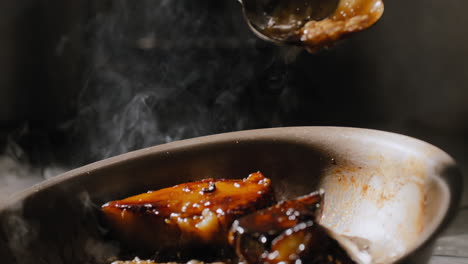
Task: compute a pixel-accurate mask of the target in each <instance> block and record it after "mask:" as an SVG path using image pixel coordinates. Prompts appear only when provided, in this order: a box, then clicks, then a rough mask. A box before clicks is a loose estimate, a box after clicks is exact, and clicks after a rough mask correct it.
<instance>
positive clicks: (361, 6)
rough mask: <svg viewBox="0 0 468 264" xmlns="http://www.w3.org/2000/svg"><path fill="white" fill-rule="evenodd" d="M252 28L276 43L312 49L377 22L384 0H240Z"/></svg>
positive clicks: (322, 46)
mask: <svg viewBox="0 0 468 264" xmlns="http://www.w3.org/2000/svg"><path fill="white" fill-rule="evenodd" d="M241 2H242V5H243V9H244V13H245V17H246V19H247V22H248V24H249V26H250V28H251V29H252V30H253V32H254V33H256V34H257V35H258V36H259V37H260V38H262V39H264V40H267V41H271V42H274V43H277V44H288V45H296V46H303V47H305V48H306V49H307V50H309V51H310V52H315V51H317V50H320V49H322V48H327V47H330V46H333V45H334V43H336V42H337V41H338V40H340V39H342V38H344V37H346V36H349V35H351V34H353V33H357V32H360V31H363V30H365V29H367V28H369V27H370V26H372V25H373V24H375V23H376V22H377V21H378V20H379V19H380V17H381V16H382V15H383V12H384V4H383V1H382V0H288V1H283V0H241Z"/></svg>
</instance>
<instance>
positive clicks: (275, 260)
mask: <svg viewBox="0 0 468 264" xmlns="http://www.w3.org/2000/svg"><path fill="white" fill-rule="evenodd" d="M322 196H323V194H321V193H312V194H310V195H306V196H303V197H300V198H298V199H296V200H291V201H285V202H281V203H278V204H276V205H274V206H272V207H269V208H267V209H263V210H260V211H257V212H255V213H252V214H250V215H247V216H244V217H242V218H240V219H238V220H236V221H234V223H233V225H232V228H231V231H230V233H229V242H230V243H231V245H232V246H233V247H234V248H235V250H236V253H237V255H238V256H239V258H240V259H241V260H243V261H244V262H246V263H248V264H279V263H281V264H288V263H291V264H292V263H295V264H297V263H310V264H313V263H320V264H323V263H342V264H347V263H353V262H352V260H351V259H350V258H349V257H348V256H347V255H346V253H345V251H344V250H342V249H341V248H340V246H339V245H338V243H337V242H336V241H335V240H333V239H332V238H330V237H329V236H328V234H327V232H326V230H325V229H324V228H323V227H321V226H320V225H318V224H317V223H316V218H317V216H318V215H320V209H321V207H322V205H321V204H322V201H323V199H322Z"/></svg>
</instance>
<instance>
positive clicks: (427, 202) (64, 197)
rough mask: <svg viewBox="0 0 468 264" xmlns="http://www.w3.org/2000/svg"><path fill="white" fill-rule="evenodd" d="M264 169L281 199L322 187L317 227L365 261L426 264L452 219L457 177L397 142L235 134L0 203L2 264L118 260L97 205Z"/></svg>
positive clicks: (417, 147) (379, 137)
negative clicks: (348, 242) (364, 255)
mask: <svg viewBox="0 0 468 264" xmlns="http://www.w3.org/2000/svg"><path fill="white" fill-rule="evenodd" d="M254 171H262V172H263V173H264V174H265V175H266V176H267V177H269V178H271V179H272V182H273V184H274V188H275V190H276V192H277V193H278V195H279V197H280V198H292V197H296V196H298V195H302V194H306V193H309V192H311V191H314V190H317V189H319V188H323V189H324V190H325V203H324V212H323V217H322V219H321V222H322V224H323V225H325V226H327V227H328V228H330V229H332V230H333V231H334V232H336V233H338V234H341V235H344V236H346V237H348V238H350V239H355V241H357V244H358V245H359V247H362V248H361V249H363V250H366V251H367V252H369V254H370V255H372V257H373V259H374V263H391V262H404V263H424V262H425V261H427V259H428V257H429V256H430V252H431V245H432V242H433V241H434V238H435V237H436V236H437V234H438V232H440V230H442V229H443V227H445V225H446V224H447V221H448V220H450V219H451V218H452V217H453V215H454V208H456V206H457V204H458V201H459V198H460V193H461V184H460V182H461V175H460V173H459V170H458V169H457V167H456V164H455V162H454V160H453V159H452V158H451V157H450V156H449V155H447V154H446V153H445V152H443V151H442V150H440V149H438V148H436V147H434V146H432V145H430V144H428V143H425V142H422V141H419V140H417V139H413V138H409V137H406V136H402V135H397V134H392V133H387V132H381V131H374V130H366V129H357V128H339V127H293V128H273V129H263V130H251V131H241V132H234V133H227V134H219V135H212V136H207V137H201V138H194V139H189V140H183V141H178V142H173V143H169V144H164V145H159V146H155V147H151V148H147V149H142V150H138V151H134V152H130V153H127V154H124V155H120V156H117V157H113V158H110V159H106V160H103V161H99V162H96V163H93V164H90V165H87V166H84V167H82V168H78V169H75V170H72V171H70V172H67V173H65V174H63V175H60V176H57V177H55V178H53V179H50V180H48V181H45V182H43V183H41V184H39V185H37V186H34V187H32V188H30V189H28V190H26V191H24V192H22V193H19V194H17V195H16V196H14V197H12V198H11V199H10V200H8V201H6V202H3V204H1V205H0V224H1V225H0V256H1V261H2V262H3V263H36V264H37V263H49V264H55V263H109V260H110V259H112V258H115V257H119V254H120V252H122V249H121V246H120V244H119V242H118V241H113V240H110V239H108V238H107V236H106V232H107V231H106V230H107V229H106V227H105V224H103V223H102V221H100V218H99V214H98V212H99V206H100V205H101V204H102V203H104V202H107V201H109V200H113V199H119V198H123V197H125V196H128V195H132V194H137V193H140V192H145V191H147V190H154V189H159V188H163V187H168V186H172V185H175V184H178V183H183V182H187V181H193V180H199V179H203V178H210V177H211V178H243V177H245V176H247V175H248V174H249V173H251V172H254Z"/></svg>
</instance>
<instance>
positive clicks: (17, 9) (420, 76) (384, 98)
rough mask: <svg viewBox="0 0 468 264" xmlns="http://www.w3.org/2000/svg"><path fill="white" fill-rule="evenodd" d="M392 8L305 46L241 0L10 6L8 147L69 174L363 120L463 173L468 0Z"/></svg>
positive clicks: (467, 128) (0, 111) (4, 38)
mask: <svg viewBox="0 0 468 264" xmlns="http://www.w3.org/2000/svg"><path fill="white" fill-rule="evenodd" d="M385 5H386V6H385V7H386V10H385V15H384V17H383V19H382V20H381V21H380V22H379V23H378V24H377V25H376V26H374V27H373V28H371V29H370V30H368V31H366V32H364V33H361V34H359V35H356V36H355V37H353V38H351V39H348V40H346V41H343V42H341V43H339V45H338V46H337V47H335V48H333V49H331V50H328V51H322V52H320V53H317V54H308V53H306V52H300V53H297V51H295V50H292V49H289V48H285V47H276V46H273V45H271V44H269V43H265V42H263V41H262V40H259V39H257V38H256V37H255V36H254V35H253V34H252V33H251V32H250V31H249V29H248V28H247V25H246V24H245V23H244V21H243V17H242V14H241V8H240V5H239V4H238V3H237V2H236V1H234V0H225V1H215V0H197V1H192V0H171V1H166V0H158V1H155V0H141V1H130V0H114V1H104V0H102V1H86V0H82V1H58V0H49V1H35V0H21V1H15V2H12V1H8V2H5V1H2V3H0V58H1V59H0V130H1V138H0V146H1V149H2V150H3V153H5V154H4V156H5V157H8V159H9V161H11V163H13V164H17V165H24V166H29V167H32V168H39V169H40V170H41V171H43V170H44V169H46V168H48V167H52V166H56V167H60V168H62V169H64V170H67V169H70V168H74V167H78V166H81V165H83V164H87V163H90V162H92V161H96V160H100V159H103V158H107V157H109V156H113V155H117V154H120V153H124V152H127V151H130V150H134V149H139V148H142V147H146V146H152V145H156V144H161V143H165V142H169V141H173V140H178V139H183V138H190V137H195V136H201V135H208V134H214V133H220V132H226V131H235V130H243V129H252V128H263V127H277V126H304V125H305V126H309V125H333V126H356V127H367V128H375V129H383V130H387V131H393V132H398V133H403V134H406V135H410V136H414V137H417V138H420V139H423V140H426V141H429V142H430V143H433V144H435V145H437V146H439V147H441V148H443V149H445V150H446V151H447V152H449V153H450V154H451V155H453V156H454V157H455V158H456V159H457V160H458V161H459V162H460V164H461V167H462V169H463V171H464V172H465V173H464V174H465V175H466V174H467V173H466V172H467V167H466V164H467V162H468V159H467V157H466V151H465V149H466V147H468V142H467V139H466V138H467V137H466V135H467V132H468V90H467V88H468V87H467V86H468V74H467V63H466V59H468V47H467V40H468V34H467V33H468V32H467V31H468V30H467V29H466V26H465V25H468V17H467V16H466V15H465V10H466V9H467V8H468V2H466V1H461V0H458V1H456V0H446V1H441V0H438V1H436V0H426V1H422V0H414V1H403V0H392V1H386V2H385ZM1 164H2V163H0V165H1ZM9 164H10V163H9ZM41 173H43V172H40V173H39V174H41ZM52 174H53V172H52ZM0 178H1V175H0ZM465 200H466V199H465Z"/></svg>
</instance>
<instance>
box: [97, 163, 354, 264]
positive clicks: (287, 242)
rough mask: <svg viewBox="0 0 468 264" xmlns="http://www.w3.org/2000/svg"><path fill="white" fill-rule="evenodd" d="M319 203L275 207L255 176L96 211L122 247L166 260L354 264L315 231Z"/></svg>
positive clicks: (307, 200)
mask: <svg viewBox="0 0 468 264" xmlns="http://www.w3.org/2000/svg"><path fill="white" fill-rule="evenodd" d="M323 195H324V194H323V192H314V193H311V194H309V195H306V196H303V197H299V198H297V199H294V200H289V201H282V202H279V203H277V202H276V198H275V194H274V191H273V188H272V185H271V181H270V180H269V179H268V178H265V177H264V176H263V175H262V174H261V173H260V172H258V173H252V174H250V175H249V177H248V178H246V179H243V180H226V179H220V180H219V179H218V180H215V179H206V180H202V181H198V182H191V183H184V184H180V185H176V186H173V187H170V188H165V189H161V190H158V191H150V192H147V193H144V194H140V195H136V196H133V197H129V198H126V199H123V200H119V201H112V202H109V203H106V204H105V205H103V207H102V211H103V213H104V216H105V219H106V220H107V222H108V224H109V226H110V227H111V228H112V230H113V232H114V234H116V235H117V236H118V237H119V238H121V239H122V240H123V241H131V242H132V244H134V245H138V246H139V247H144V248H147V249H149V250H152V251H154V252H156V251H157V252H171V253H170V254H172V255H173V256H177V255H179V254H178V253H177V254H176V253H174V252H198V253H200V252H206V253H204V254H207V255H209V256H210V257H212V256H216V255H218V254H217V253H219V252H221V251H222V252H235V258H236V259H237V260H238V261H240V262H243V263H246V264H267V263H269V264H275V263H281V264H288V263H294V264H300V263H343V264H346V263H354V262H353V261H352V260H351V258H350V257H349V256H348V254H347V253H346V252H345V250H343V249H342V248H341V247H340V245H339V244H338V243H337V242H336V241H335V240H334V239H333V238H331V237H330V235H329V232H328V231H327V229H325V228H324V227H322V226H320V225H319V224H318V221H317V220H318V218H319V217H320V214H321V208H322V207H323ZM228 255H229V253H228ZM232 255H234V254H232ZM232 259H233V258H230V260H231V261H232ZM201 260H204V259H201ZM171 261H172V260H171ZM174 261H180V260H179V259H177V257H174ZM223 261H224V260H223ZM114 263H116V264H137V263H140V264H151V263H155V262H152V261H143V260H140V259H135V260H133V261H121V262H114ZM190 263H191V264H195V263H203V262H199V261H190Z"/></svg>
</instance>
